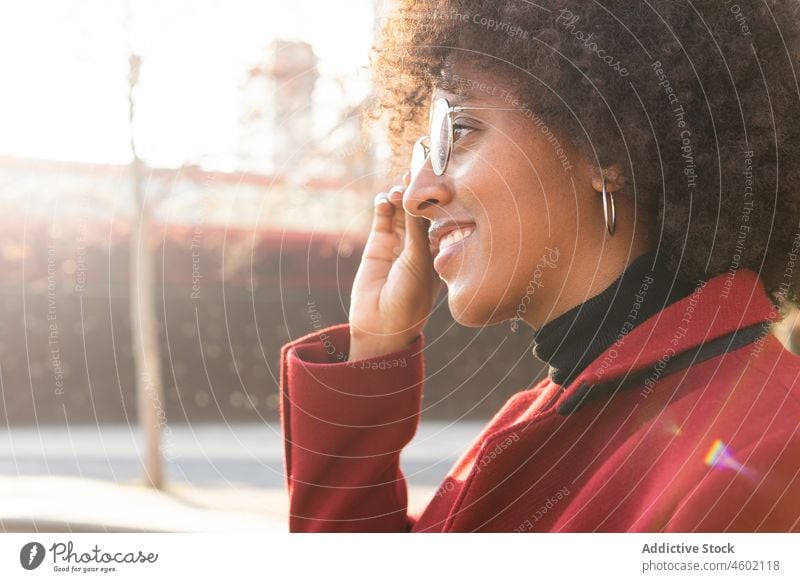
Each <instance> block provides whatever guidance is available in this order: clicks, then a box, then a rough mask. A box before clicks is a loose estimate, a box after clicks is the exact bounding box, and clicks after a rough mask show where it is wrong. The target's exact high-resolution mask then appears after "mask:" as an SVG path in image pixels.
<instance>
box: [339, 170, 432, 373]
mask: <svg viewBox="0 0 800 582" xmlns="http://www.w3.org/2000/svg"><path fill="white" fill-rule="evenodd" d="M409 181H410V178H409V174H408V173H406V174H405V175H404V176H403V186H399V185H398V186H394V187H393V188H392V189H391V190H390V191H389V193H388V194H384V193H381V194H378V196H376V197H375V215H374V218H373V222H372V230H371V231H370V234H369V238H368V239H367V244H366V246H365V248H364V254H363V256H362V258H361V264H360V266H359V267H358V273H356V278H355V281H354V282H353V291H352V294H351V301H350V354H349V358H348V359H349V360H350V361H353V360H360V359H364V358H369V357H373V356H379V355H383V354H388V353H391V352H395V351H398V350H401V349H403V348H405V347H406V346H407V345H408V344H410V343H411V342H413V341H414V340H415V339H416V337H417V336H418V335H419V334H420V332H421V331H422V328H423V327H424V326H425V322H426V321H427V320H428V317H430V314H431V311H432V309H433V302H434V301H435V299H436V297H437V295H438V294H439V290H440V289H441V286H442V282H441V280H440V279H439V277H438V276H437V275H436V272H435V271H434V270H433V259H432V257H431V252H430V246H429V242H428V221H427V220H425V219H424V218H420V217H415V216H412V215H410V214H408V213H407V212H405V210H404V209H403V192H404V191H405V189H406V187H408V184H409Z"/></svg>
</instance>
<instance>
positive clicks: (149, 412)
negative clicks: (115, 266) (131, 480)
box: [128, 53, 166, 489]
mask: <svg viewBox="0 0 800 582" xmlns="http://www.w3.org/2000/svg"><path fill="white" fill-rule="evenodd" d="M128 64H129V67H128V124H129V129H130V145H131V152H132V153H133V160H132V162H131V174H130V177H131V189H132V190H133V198H134V214H135V217H134V220H133V224H132V228H131V245H130V296H131V331H132V334H133V337H132V340H133V360H134V366H135V368H136V406H137V412H138V420H139V427H140V428H141V430H142V433H143V434H144V437H145V449H144V470H145V480H146V482H147V483H148V484H149V485H150V486H152V487H156V488H158V489H161V488H162V487H163V485H164V480H163V459H162V456H161V426H162V424H163V423H164V422H166V418H165V415H164V407H163V406H162V402H163V401H164V389H163V386H162V383H161V358H160V355H159V351H160V349H159V333H158V320H157V318H156V308H155V285H154V282H155V276H154V268H153V253H152V250H151V248H150V244H149V238H150V237H149V234H150V209H149V207H148V205H147V200H146V197H145V193H144V185H143V179H142V161H141V159H140V158H139V154H138V152H137V150H136V143H135V139H134V116H135V105H134V98H135V97H134V93H135V91H136V87H137V85H138V84H139V69H140V66H141V57H139V56H138V55H136V54H133V53H131V54H130V57H129V60H128Z"/></svg>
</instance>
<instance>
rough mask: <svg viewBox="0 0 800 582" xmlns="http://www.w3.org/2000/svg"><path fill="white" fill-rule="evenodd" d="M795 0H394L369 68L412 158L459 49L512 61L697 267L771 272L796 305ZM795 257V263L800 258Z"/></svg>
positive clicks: (698, 271) (799, 211) (503, 64)
mask: <svg viewBox="0 0 800 582" xmlns="http://www.w3.org/2000/svg"><path fill="white" fill-rule="evenodd" d="M799 51H800V0H737V1H736V2H732V1H730V0H714V1H706V0H661V1H659V2H655V1H654V0H641V1H633V2H632V1H630V0H591V1H590V0H582V1H578V0H572V1H564V0H537V1H536V2H532V1H527V0H508V1H502V2H498V1H497V0H399V1H397V2H395V3H394V6H393V8H392V10H391V12H390V13H389V14H388V15H387V16H386V18H385V19H384V20H383V22H382V26H381V34H380V37H379V41H378V42H377V43H376V46H375V47H374V48H373V53H372V67H373V71H374V74H375V81H376V87H377V95H378V101H377V102H378V106H377V108H376V111H377V113H378V114H381V113H387V112H388V117H389V128H390V135H391V136H392V141H393V145H394V146H395V147H394V151H395V153H396V155H397V156H398V159H406V157H407V156H408V152H409V148H410V145H411V144H412V143H413V139H414V138H415V137H416V136H417V135H419V134H420V132H421V131H422V128H423V125H424V124H425V123H426V121H427V114H428V107H429V103H430V98H431V94H432V91H433V90H434V89H435V88H436V87H441V88H444V89H450V88H451V85H452V82H453V80H452V78H450V77H449V76H448V75H447V74H446V71H447V70H448V69H449V68H450V67H449V66H446V65H449V64H451V63H455V62H457V63H466V64H470V65H477V66H481V67H484V68H487V67H488V70H492V71H498V70H499V71H505V73H503V74H504V75H507V76H508V77H509V78H510V79H511V78H513V83H514V86H515V87H517V88H518V91H519V92H520V94H521V96H522V100H523V101H524V102H526V103H533V104H535V106H534V107H533V108H534V109H535V113H536V115H537V116H540V117H541V119H544V120H545V121H546V123H547V125H548V126H549V127H551V128H558V132H559V135H561V136H562V137H563V138H564V139H567V140H569V141H571V143H573V144H576V146H577V147H579V148H580V149H579V151H581V152H582V153H583V154H585V155H587V156H590V158H589V159H592V160H596V163H597V164H598V166H600V167H608V166H610V165H612V164H618V165H619V166H620V167H621V168H622V169H623V171H624V172H625V175H626V176H627V177H629V178H630V179H629V181H628V183H629V185H630V187H631V188H632V189H633V192H634V195H635V199H636V203H637V205H641V206H640V207H644V208H645V209H646V210H647V211H648V212H650V213H651V215H652V216H653V217H656V219H655V221H654V223H655V224H656V225H657V228H658V229H659V232H658V235H657V238H658V241H659V245H660V252H663V253H664V254H665V257H666V260H667V261H668V265H669V267H670V268H671V269H672V270H673V271H674V272H675V273H676V274H677V275H678V276H680V277H683V278H685V279H687V280H692V281H699V280H707V279H709V278H711V277H713V276H715V275H718V274H722V273H730V277H731V278H733V277H735V272H736V270H737V269H739V268H747V269H752V270H753V271H755V272H757V273H759V274H760V276H761V278H762V280H763V281H764V282H765V285H766V287H767V290H768V292H769V293H770V295H771V297H772V299H773V302H774V303H775V304H776V306H779V307H787V306H788V305H789V304H792V305H795V306H798V305H800V294H799V293H798V289H800V285H798V282H800V196H798V195H797V194H796V193H795V189H796V188H797V187H798V186H800V141H798V140H799V139H800V135H799V134H800V87H799V86H798V79H797V70H796V67H795V64H796V63H797V62H798V54H799ZM796 261H797V264H795V262H796Z"/></svg>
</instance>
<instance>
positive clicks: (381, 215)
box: [372, 192, 396, 234]
mask: <svg viewBox="0 0 800 582" xmlns="http://www.w3.org/2000/svg"><path fill="white" fill-rule="evenodd" d="M374 204H375V213H374V215H373V219H372V230H373V231H374V232H381V233H389V234H391V233H392V232H394V222H395V214H396V212H395V207H394V205H393V204H392V203H391V202H389V198H388V197H387V195H386V193H385V192H381V193H380V194H378V195H377V196H375V200H374Z"/></svg>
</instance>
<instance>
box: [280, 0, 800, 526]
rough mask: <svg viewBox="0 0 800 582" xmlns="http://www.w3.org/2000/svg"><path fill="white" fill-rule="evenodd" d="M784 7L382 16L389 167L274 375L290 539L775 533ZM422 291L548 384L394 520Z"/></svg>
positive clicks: (782, 289)
mask: <svg viewBox="0 0 800 582" xmlns="http://www.w3.org/2000/svg"><path fill="white" fill-rule="evenodd" d="M799 6H800V3H798V2H797V1H796V0H772V1H769V0H767V1H761V0H759V1H751V2H748V1H743V2H739V3H738V4H732V3H729V2H708V3H688V2H677V1H668V2H659V3H657V4H651V3H648V2H643V3H630V2H622V1H611V2H604V3H594V2H593V3H587V2H581V3H578V2H562V1H556V0H554V1H549V2H548V1H543V2H537V3H530V2H504V3H497V2H493V1H488V0H487V1H478V0H472V1H470V0H451V1H444V0H442V1H438V0H425V1H418V0H413V1H412V0H405V1H401V2H399V3H398V4H397V5H396V6H395V7H394V10H393V11H392V13H391V14H390V15H389V17H388V18H387V19H386V20H385V22H384V24H383V27H382V35H381V40H380V43H379V44H378V46H377V48H376V50H375V54H374V63H373V65H374V70H375V72H376V81H377V86H378V89H379V96H380V99H381V100H380V103H381V107H380V108H379V109H380V111H388V112H389V113H390V128H391V131H392V136H393V139H394V145H395V150H396V151H397V152H400V153H401V154H402V155H403V156H405V155H406V153H407V152H408V149H407V148H408V146H409V145H410V144H414V146H413V157H414V163H413V164H412V171H411V172H410V173H407V174H405V176H404V178H403V183H402V185H398V186H395V187H393V188H391V189H390V191H389V192H388V194H386V195H379V196H378V197H377V198H376V205H375V217H374V223H373V226H372V231H371V233H370V236H369V239H368V242H367V244H366V248H365V251H364V255H363V259H362V263H361V266H360V268H359V271H358V274H357V276H356V280H355V282H354V286H353V291H352V298H351V299H352V301H351V307H350V322H349V324H348V325H340V326H335V327H333V328H330V329H327V330H324V331H323V332H322V333H320V332H316V333H314V334H311V335H309V336H306V337H304V338H301V339H299V340H296V341H294V342H292V343H290V344H288V345H287V346H285V347H284V350H283V353H282V360H281V366H282V376H281V390H282V422H283V429H284V435H285V439H286V440H285V442H286V447H285V452H286V470H287V482H288V488H289V494H290V502H291V521H290V525H291V529H292V530H293V531H413V532H456V531H519V532H523V531H797V530H800V432H799V430H800V429H798V426H800V388H798V378H799V377H800V358H797V357H796V356H794V355H793V354H792V353H790V352H788V351H786V350H785V349H784V348H783V346H782V345H781V344H780V342H779V341H778V340H777V339H776V338H775V337H774V335H772V334H771V333H769V332H770V326H771V324H773V323H774V322H776V321H778V320H779V319H780V317H781V313H782V312H785V310H786V309H788V307H790V306H791V305H796V304H797V297H798V295H797V289H798V287H797V282H798V272H800V265H796V264H795V263H796V260H797V256H798V254H800V201H799V200H798V196H797V194H796V187H797V185H798V184H800V156H799V154H800V150H799V148H798V144H800V142H799V141H798V137H800V136H798V132H799V131H800V124H798V123H797V119H798V113H800V90H799V89H798V80H797V75H796V69H797V67H796V66H795V65H796V64H797V62H798V52H799V51H800V36H799V30H798V24H797V22H798V17H800V10H799ZM421 133H427V135H428V136H429V137H426V138H422V139H417V137H418V136H419V135H420V134H421ZM442 282H443V284H444V285H446V287H447V298H448V302H449V307H450V310H451V312H452V314H453V316H454V318H455V319H456V321H458V322H459V323H461V324H463V325H467V326H484V325H493V324H498V323H503V322H510V324H511V325H513V326H515V327H517V326H521V325H522V324H527V325H528V326H529V327H530V328H531V329H532V330H533V332H532V333H533V334H534V339H535V344H536V348H535V350H534V353H535V354H536V355H537V356H538V357H539V358H541V359H543V360H544V361H546V362H547V363H548V364H549V365H550V374H549V377H548V378H546V379H545V380H544V381H542V382H541V383H540V384H538V385H536V386H534V387H532V388H529V389H526V390H523V391H521V392H519V393H517V394H516V395H514V396H513V397H512V398H511V399H510V400H509V401H508V403H507V404H506V405H505V406H504V407H503V408H502V410H500V411H499V412H498V413H497V414H496V416H495V417H494V418H493V419H492V421H491V422H490V423H489V425H488V426H487V427H486V428H485V429H484V430H483V432H482V433H481V435H480V437H479V438H478V439H477V440H476V441H475V443H474V444H473V445H472V446H471V447H470V449H469V450H468V451H467V452H465V453H464V455H463V456H462V457H461V459H460V460H459V461H458V462H457V463H456V465H455V466H454V467H453V468H452V469H451V470H450V472H449V474H448V476H447V478H446V480H445V482H444V483H443V484H442V485H441V487H440V488H439V490H438V491H437V493H436V495H435V496H434V497H433V499H432V500H431V502H430V504H429V506H428V507H427V509H426V510H425V511H424V512H423V513H422V514H421V515H413V516H412V515H408V514H407V504H406V486H405V481H404V478H403V474H402V472H401V471H400V468H399V455H400V452H401V450H402V448H403V447H404V446H405V445H406V444H407V443H408V442H409V440H410V439H411V438H412V436H413V434H414V431H415V429H416V426H417V422H418V416H419V410H420V399H421V393H422V384H423V379H424V371H423V358H422V349H423V341H424V339H423V334H422V329H423V327H424V325H425V322H426V320H427V318H428V316H429V314H430V312H431V308H432V305H433V302H434V300H435V298H436V297H437V295H438V293H439V291H440V285H441V284H442Z"/></svg>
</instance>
